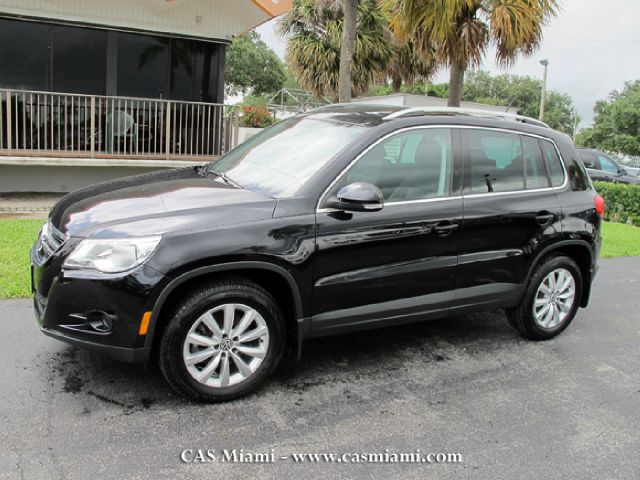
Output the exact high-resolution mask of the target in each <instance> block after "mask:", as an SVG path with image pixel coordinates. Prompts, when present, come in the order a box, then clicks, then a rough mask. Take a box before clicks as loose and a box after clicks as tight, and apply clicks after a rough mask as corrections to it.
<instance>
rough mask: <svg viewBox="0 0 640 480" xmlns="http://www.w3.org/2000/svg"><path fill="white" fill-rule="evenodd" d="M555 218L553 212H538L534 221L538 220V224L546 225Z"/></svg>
mask: <svg viewBox="0 0 640 480" xmlns="http://www.w3.org/2000/svg"><path fill="white" fill-rule="evenodd" d="M555 218H556V216H555V214H553V213H551V212H540V213H538V214H537V215H536V222H538V224H540V225H546V224H548V223H551V222H552V221H553V220H555Z"/></svg>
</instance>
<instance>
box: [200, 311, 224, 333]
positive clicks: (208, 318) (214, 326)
mask: <svg viewBox="0 0 640 480" xmlns="http://www.w3.org/2000/svg"><path fill="white" fill-rule="evenodd" d="M200 320H202V323H204V324H205V325H206V326H207V328H208V329H209V330H211V331H212V332H213V335H214V336H215V337H217V338H219V339H221V338H222V330H220V326H219V325H218V322H216V319H215V318H213V315H212V314H211V312H207V313H205V314H204V315H202V316H201V317H200Z"/></svg>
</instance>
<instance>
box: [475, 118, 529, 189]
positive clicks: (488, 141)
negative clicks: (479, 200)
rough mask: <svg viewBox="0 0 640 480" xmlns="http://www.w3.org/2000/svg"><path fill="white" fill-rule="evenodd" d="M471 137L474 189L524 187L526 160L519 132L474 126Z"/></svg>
mask: <svg viewBox="0 0 640 480" xmlns="http://www.w3.org/2000/svg"><path fill="white" fill-rule="evenodd" d="M467 139H468V142H467V148H468V155H467V157H468V164H469V172H470V184H471V185H470V187H471V192H472V193H492V192H510V191H515V190H523V189H524V162H523V158H522V146H521V143H520V136H519V135H517V134H515V133H506V132H498V131H493V130H482V129H473V130H472V129H470V130H468V131H467Z"/></svg>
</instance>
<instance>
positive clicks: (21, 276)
mask: <svg viewBox="0 0 640 480" xmlns="http://www.w3.org/2000/svg"><path fill="white" fill-rule="evenodd" d="M42 222H43V221H42V220H0V298H20V297H28V296H29V295H30V294H31V292H30V284H31V282H30V279H29V249H30V248H31V245H33V242H34V241H35V239H36V236H37V234H38V230H39V229H40V227H41V226H42ZM602 237H603V246H602V252H601V256H602V257H603V258H609V257H628V256H640V228H639V227H633V226H631V225H623V224H621V223H608V222H605V223H604V226H603V227H602Z"/></svg>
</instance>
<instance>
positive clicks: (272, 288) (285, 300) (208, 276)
mask: <svg viewBox="0 0 640 480" xmlns="http://www.w3.org/2000/svg"><path fill="white" fill-rule="evenodd" d="M224 275H233V276H241V277H243V278H246V279H247V280H251V281H253V282H255V283H257V284H258V285H260V286H261V287H262V288H264V289H265V290H266V291H268V292H269V293H270V294H271V295H273V296H274V298H275V299H276V301H277V302H278V304H279V305H280V307H281V308H282V310H283V313H284V316H285V323H286V328H287V339H286V340H287V345H288V346H293V347H296V348H297V349H298V350H299V348H300V345H299V344H300V334H299V331H298V323H299V320H300V319H302V318H303V311H304V310H303V302H302V296H301V293H300V289H299V288H298V284H297V283H296V280H295V278H294V277H293V275H292V274H291V273H290V272H288V271H287V270H286V269H285V268H284V267H281V266H279V265H274V264H272V263H267V262H261V261H239V262H231V263H222V264H217V265H210V266H204V267H199V268H195V269H193V270H190V271H188V272H185V273H183V274H181V275H180V276H178V277H176V278H175V279H173V280H172V281H171V282H169V284H168V285H167V286H166V287H165V288H164V289H163V290H162V292H161V293H160V295H159V296H158V298H157V299H156V302H155V304H154V307H153V310H152V313H151V319H150V322H149V331H148V332H147V336H146V339H145V349H147V350H148V351H149V352H150V354H151V353H152V352H153V351H154V347H155V346H156V345H157V341H158V339H159V338H160V336H161V332H162V326H163V325H164V323H165V320H166V313H167V312H168V311H169V310H170V308H171V307H172V305H173V304H174V302H173V301H172V300H173V299H178V298H180V297H182V296H183V295H184V294H186V293H187V292H188V291H189V290H190V289H191V288H192V287H193V286H194V285H195V284H202V282H203V281H208V280H210V281H214V280H215V279H217V278H220V277H221V276H224Z"/></svg>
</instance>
